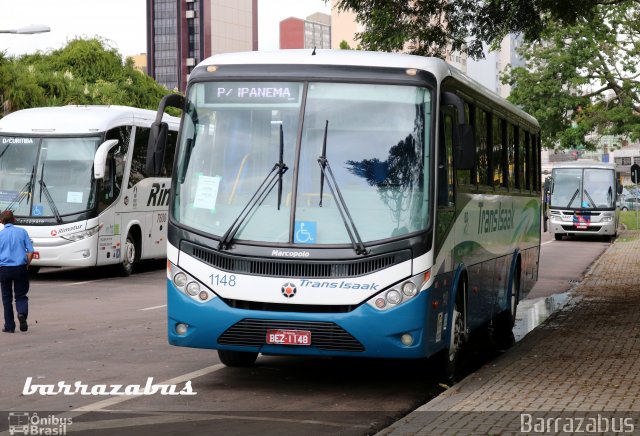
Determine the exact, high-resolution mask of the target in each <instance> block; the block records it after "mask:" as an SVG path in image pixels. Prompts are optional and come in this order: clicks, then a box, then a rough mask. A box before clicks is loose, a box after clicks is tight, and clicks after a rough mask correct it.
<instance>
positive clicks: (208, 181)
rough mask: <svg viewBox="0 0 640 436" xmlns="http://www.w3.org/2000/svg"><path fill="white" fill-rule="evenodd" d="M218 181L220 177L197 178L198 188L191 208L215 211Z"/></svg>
mask: <svg viewBox="0 0 640 436" xmlns="http://www.w3.org/2000/svg"><path fill="white" fill-rule="evenodd" d="M220 179H221V177H220V176H215V177H210V176H200V177H198V187H197V188H196V197H195V199H194V200H193V207H197V208H198V209H215V207H216V201H217V199H218V189H219V188H220Z"/></svg>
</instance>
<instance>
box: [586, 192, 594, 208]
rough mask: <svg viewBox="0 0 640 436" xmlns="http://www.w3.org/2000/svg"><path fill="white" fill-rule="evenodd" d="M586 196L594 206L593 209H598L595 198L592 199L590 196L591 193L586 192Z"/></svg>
mask: <svg viewBox="0 0 640 436" xmlns="http://www.w3.org/2000/svg"><path fill="white" fill-rule="evenodd" d="M584 195H586V196H587V198H588V199H589V201H590V202H591V204H592V205H593V207H596V202H595V201H593V198H591V196H590V195H589V193H588V192H587V190H586V189H585V190H584Z"/></svg>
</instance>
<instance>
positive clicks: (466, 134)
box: [453, 124, 476, 170]
mask: <svg viewBox="0 0 640 436" xmlns="http://www.w3.org/2000/svg"><path fill="white" fill-rule="evenodd" d="M453 141H454V157H453V161H454V163H455V166H456V169H458V170H470V169H473V167H474V166H475V165H476V141H475V135H474V132H473V126H470V125H468V124H458V125H457V126H456V127H455V129H454V137H453Z"/></svg>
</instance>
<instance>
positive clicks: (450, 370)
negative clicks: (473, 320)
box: [441, 283, 466, 382]
mask: <svg viewBox="0 0 640 436" xmlns="http://www.w3.org/2000/svg"><path fill="white" fill-rule="evenodd" d="M465 288H466V286H465V284H464V283H463V285H462V287H461V288H460V289H459V290H458V295H457V297H456V303H455V305H454V306H453V312H452V314H451V334H450V337H449V346H448V347H447V348H446V349H445V350H444V351H443V352H442V354H441V362H442V363H441V366H442V370H443V373H444V377H445V378H446V380H447V381H449V382H455V381H458V379H459V378H460V377H461V375H462V370H463V366H464V352H465V320H464V317H465V314H464V313H463V310H464V305H463V303H462V302H463V299H464V298H466V292H465Z"/></svg>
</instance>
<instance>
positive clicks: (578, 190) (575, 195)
mask: <svg viewBox="0 0 640 436" xmlns="http://www.w3.org/2000/svg"><path fill="white" fill-rule="evenodd" d="M579 192H580V188H578V189H576V192H574V193H573V197H571V200H569V204H567V207H571V203H573V200H575V199H576V197H577V196H578V193H579Z"/></svg>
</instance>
